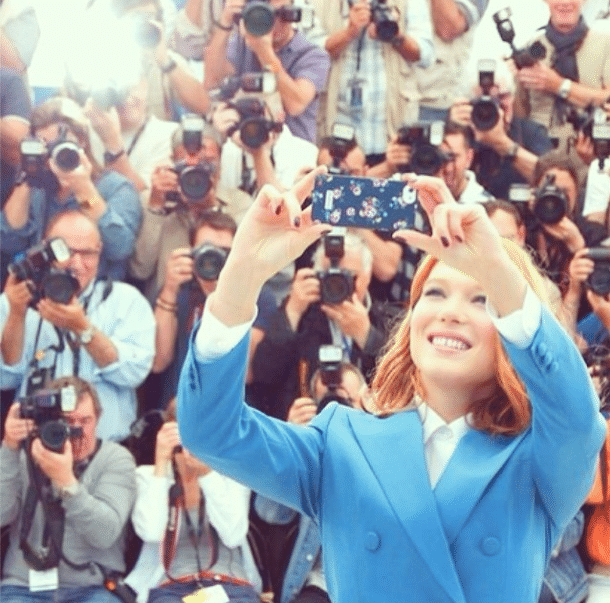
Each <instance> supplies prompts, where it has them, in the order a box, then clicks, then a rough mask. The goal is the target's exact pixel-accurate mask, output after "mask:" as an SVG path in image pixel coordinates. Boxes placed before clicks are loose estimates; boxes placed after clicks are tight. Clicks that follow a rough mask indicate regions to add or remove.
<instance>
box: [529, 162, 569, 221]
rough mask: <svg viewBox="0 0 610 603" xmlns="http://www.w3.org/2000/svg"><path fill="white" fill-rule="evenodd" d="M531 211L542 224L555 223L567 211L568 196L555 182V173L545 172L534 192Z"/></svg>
mask: <svg viewBox="0 0 610 603" xmlns="http://www.w3.org/2000/svg"><path fill="white" fill-rule="evenodd" d="M533 211H534V215H535V216H536V217H537V218H538V220H540V222H543V223H544V224H557V222H559V220H561V218H563V217H564V216H565V215H566V213H567V212H568V197H567V195H566V194H565V192H564V191H563V189H561V188H559V187H558V186H557V185H556V184H555V174H547V175H546V176H545V177H544V181H543V182H542V184H541V185H540V187H538V188H537V189H536V191H535V192H534V210H533Z"/></svg>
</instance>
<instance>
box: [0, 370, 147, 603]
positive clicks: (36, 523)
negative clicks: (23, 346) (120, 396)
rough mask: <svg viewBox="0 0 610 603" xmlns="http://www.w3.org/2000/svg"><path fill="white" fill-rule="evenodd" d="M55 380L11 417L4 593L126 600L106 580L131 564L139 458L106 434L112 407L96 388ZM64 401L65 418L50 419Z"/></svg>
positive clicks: (2, 483)
mask: <svg viewBox="0 0 610 603" xmlns="http://www.w3.org/2000/svg"><path fill="white" fill-rule="evenodd" d="M49 389H50V391H51V394H50V396H49V395H47V396H46V397H45V395H43V394H41V395H38V396H37V394H36V393H34V394H33V395H31V396H29V397H27V398H25V399H22V400H21V401H18V402H16V403H14V404H13V405H12V406H11V408H10V410H9V413H8V416H7V419H6V424H5V434H4V439H3V440H2V446H1V447H0V464H1V465H2V472H1V473H2V474H1V476H0V488H1V490H2V497H1V501H0V515H1V523H2V525H3V526H4V525H10V545H9V548H8V550H7V554H6V559H5V563H4V567H3V579H2V584H1V592H2V599H3V600H6V601H11V602H13V603H22V602H23V603H25V602H27V601H37V602H44V601H48V602H49V603H51V602H56V601H61V602H62V603H102V602H104V603H107V602H109V601H116V600H117V599H115V597H114V596H113V595H111V594H110V593H109V592H108V590H107V588H106V587H105V586H104V581H105V578H106V575H107V574H108V573H110V572H118V573H121V572H124V571H125V560H124V555H125V534H126V532H125V526H126V523H127V520H128V519H129V515H130V512H131V508H132V506H133V503H134V501H135V494H136V488H135V463H134V461H133V458H132V456H131V455H130V454H129V452H128V451H127V450H126V449H125V448H124V447H123V446H120V445H119V444H116V443H115V442H109V441H105V440H100V439H98V438H97V437H96V428H97V425H98V420H99V418H100V414H101V412H102V408H101V405H100V401H99V398H98V395H97V392H96V390H95V388H93V387H92V386H91V385H90V384H89V383H88V382H86V381H84V380H82V379H79V378H78V377H63V378H61V379H57V380H55V381H53V382H51V383H49ZM47 394H48V392H47ZM49 397H51V398H52V402H53V404H52V405H49ZM54 405H57V406H59V407H61V408H62V410H59V409H56V408H55V407H54ZM64 407H65V408H66V410H63V408H64ZM68 408H69V409H70V410H67V409H68ZM55 410H58V412H57V414H56V416H57V418H55V419H49V418H48V417H47V415H51V413H52V412H54V411H55ZM29 411H32V414H30V413H29ZM23 414H25V415H26V416H28V415H29V414H30V417H32V416H34V417H35V418H23ZM54 416H55V415H54ZM52 420H53V421H54V422H55V424H56V426H60V427H61V428H62V430H63V431H64V433H65V434H69V435H64V440H63V442H62V443H61V445H60V446H57V447H55V446H52V447H53V448H56V449H51V448H50V447H49V442H46V443H45V437H44V433H45V429H46V427H47V426H49V424H50V423H51V422H52ZM56 431H57V430H56ZM32 501H33V502H34V503H35V506H34V507H33V508H32V506H31V505H30V504H29V502H32ZM41 510H42V512H41ZM40 545H43V546H42V547H41V546H40Z"/></svg>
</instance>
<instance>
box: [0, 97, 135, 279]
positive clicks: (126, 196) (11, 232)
mask: <svg viewBox="0 0 610 603" xmlns="http://www.w3.org/2000/svg"><path fill="white" fill-rule="evenodd" d="M30 121H31V130H32V132H33V134H34V137H35V139H34V140H28V141H26V143H25V144H22V159H21V161H22V166H21V168H22V172H21V174H20V175H19V176H18V177H17V180H16V182H15V187H14V188H13V192H12V193H11V195H10V196H9V198H8V199H7V201H6V204H5V206H4V209H3V211H2V214H1V215H0V236H2V249H3V251H4V252H5V253H8V254H11V256H15V255H16V254H18V253H21V252H23V251H25V250H26V249H28V248H29V247H31V246H32V245H34V244H35V243H37V242H39V241H40V240H41V239H42V236H43V233H44V231H45V228H46V226H47V224H48V222H49V221H50V219H51V218H52V217H53V216H54V215H55V214H57V213H59V212H60V211H62V210H65V209H80V210H81V211H83V213H85V214H86V215H87V216H89V217H90V218H91V219H92V220H94V221H95V222H96V223H97V225H98V227H99V229H100V232H101V235H102V242H103V253H102V256H101V258H100V271H99V274H100V276H111V277H112V278H114V279H115V280H122V279H123V278H124V277H125V274H126V269H127V258H129V256H130V255H131V252H132V250H133V246H134V243H135V238H136V234H137V231H138V229H139V227H140V221H141V217H142V209H141V206H140V200H139V197H138V194H137V192H136V190H135V188H134V187H133V185H132V184H131V183H130V181H129V180H127V179H126V178H125V177H124V176H122V175H120V174H118V173H116V172H112V171H104V170H102V169H101V168H99V166H97V164H96V163H95V160H94V159H93V156H92V154H91V149H90V144H89V133H88V129H87V128H88V126H87V121H86V119H85V117H84V115H83V113H82V110H81V108H80V107H79V106H78V105H77V104H76V103H74V101H72V100H70V99H68V98H59V97H58V98H53V99H51V100H48V101H47V102H45V103H43V104H42V105H40V106H39V107H37V108H36V109H34V111H33V112H32V116H31V120H30Z"/></svg>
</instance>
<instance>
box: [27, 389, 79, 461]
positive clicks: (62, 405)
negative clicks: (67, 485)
mask: <svg viewBox="0 0 610 603" xmlns="http://www.w3.org/2000/svg"><path fill="white" fill-rule="evenodd" d="M76 398H77V396H76V391H75V389H74V387H73V386H72V385H70V386H67V387H63V388H61V389H39V390H38V391H36V392H34V393H33V394H31V395H29V396H25V397H24V398H20V399H19V414H20V416H21V418H22V419H32V420H33V421H34V424H35V425H36V433H35V435H38V437H40V441H41V442H42V444H43V446H44V447H45V448H47V449H49V450H52V451H53V452H61V451H62V450H63V447H64V444H65V443H66V440H67V439H68V438H76V437H80V436H81V435H82V433H83V431H82V429H81V428H80V427H72V426H71V425H69V423H68V422H67V421H66V419H65V418H64V414H65V413H68V412H72V411H73V410H74V409H75V408H76V403H77V399H76Z"/></svg>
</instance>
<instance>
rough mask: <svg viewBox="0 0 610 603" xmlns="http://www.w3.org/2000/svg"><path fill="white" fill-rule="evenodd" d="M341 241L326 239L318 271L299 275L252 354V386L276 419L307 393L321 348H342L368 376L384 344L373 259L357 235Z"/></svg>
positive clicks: (316, 264)
mask: <svg viewBox="0 0 610 603" xmlns="http://www.w3.org/2000/svg"><path fill="white" fill-rule="evenodd" d="M341 239H343V236H341V235H339V236H333V237H332V238H328V237H326V239H325V244H324V245H320V247H318V249H317V250H316V252H315V253H314V258H313V266H314V267H313V268H307V267H306V268H301V269H300V270H298V271H297V272H296V274H295V276H294V280H293V282H292V286H291V289H290V294H289V295H288V297H287V298H286V299H285V300H284V303H283V304H282V306H281V307H280V308H279V309H278V310H277V311H276V312H275V314H274V315H273V316H272V317H271V320H270V324H269V328H268V329H267V331H266V333H265V336H264V338H263V340H262V341H261V342H260V344H259V345H258V347H257V348H256V352H255V353H254V356H253V359H252V383H253V384H254V385H256V386H258V387H259V391H260V394H261V396H263V395H264V396H265V397H267V398H268V402H269V406H270V408H271V411H270V413H269V414H272V415H273V416H276V417H278V418H281V419H285V418H286V416H287V412H288V408H289V406H290V404H291V403H292V401H293V400H294V399H295V398H296V397H299V396H301V395H303V394H302V393H301V392H302V391H303V390H306V389H307V380H308V379H309V377H310V376H311V374H312V372H313V370H314V369H315V366H316V365H317V362H318V348H319V347H320V345H322V344H331V343H332V344H335V345H337V346H340V347H341V349H342V351H343V356H344V359H345V360H346V361H350V362H352V363H353V364H355V365H356V366H358V368H360V370H361V371H362V372H363V374H364V375H365V376H368V375H370V373H371V371H372V370H373V368H374V366H375V361H376V357H377V354H378V352H379V350H380V348H381V346H382V345H383V344H384V342H385V338H386V334H385V332H384V324H383V322H384V321H383V317H382V315H381V314H382V313H381V311H380V309H379V308H378V307H377V306H374V305H372V303H371V299H370V296H369V293H368V286H369V283H370V281H371V274H372V264H373V258H372V254H371V252H370V250H369V248H368V247H367V245H366V243H364V241H363V240H362V239H361V238H360V237H359V236H358V235H356V234H354V233H350V232H348V233H347V234H346V235H344V242H343V241H342V240H341ZM341 246H343V247H344V249H343V250H341ZM263 392H264V393H263Z"/></svg>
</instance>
